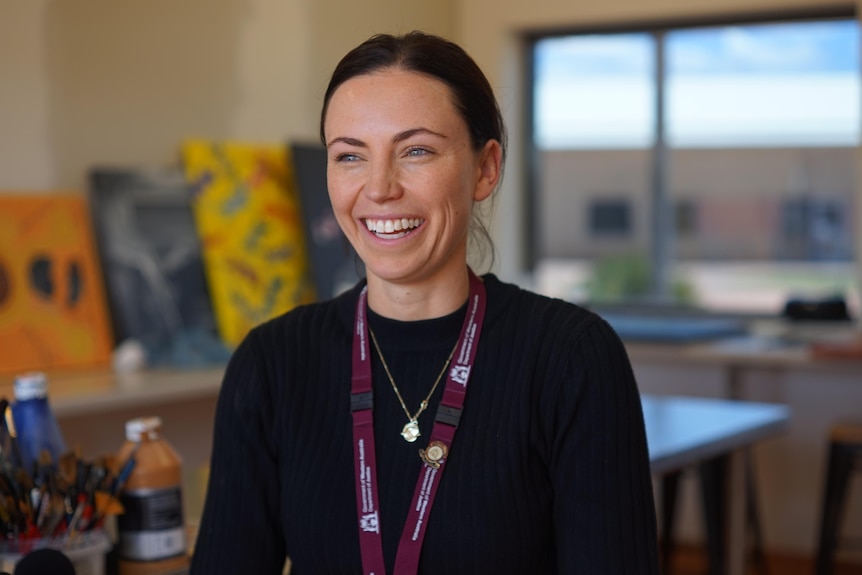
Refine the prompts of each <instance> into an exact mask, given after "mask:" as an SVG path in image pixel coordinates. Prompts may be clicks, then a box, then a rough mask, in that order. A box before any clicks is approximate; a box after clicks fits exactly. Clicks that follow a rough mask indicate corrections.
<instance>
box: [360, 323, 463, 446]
mask: <svg viewBox="0 0 862 575" xmlns="http://www.w3.org/2000/svg"><path fill="white" fill-rule="evenodd" d="M368 333H370V334H371V341H372V342H374V349H376V350H377V356H378V357H380V363H382V364H383V369H384V371H386V376H387V377H389V383H391V384H392V389H393V390H394V391H395V395H396V396H397V397H398V401H399V402H401V409H403V410H404V413H405V414H406V415H407V419H408V421H407V423H405V424H404V427H403V428H401V437H403V438H404V440H405V441H407V442H409V443H413V442H414V441H416V440H417V439H419V436H420V435H421V433H419V416H420V415H422V412H423V411H425V409H427V408H428V402H429V401H430V400H431V396H432V395H434V390H435V389H437V385H438V384H439V383H440V380H441V379H443V374H444V373H446V368H447V367H449V362H451V361H452V356H453V355H455V350H456V349H457V348H458V342H457V341H456V342H455V347H453V348H452V351H450V352H449V357H447V358H446V363H444V364H443V369H442V370H440V373H439V374H438V375H437V379H436V380H435V381H434V385H433V386H431V391H429V392H428V395H427V396H426V397H425V399H423V400H422V403H420V404H419V409H418V410H417V411H416V413H414V414H413V415H410V411H409V410H408V409H407V405H406V404H405V403H404V398H403V397H401V392H400V391H398V386H397V385H395V379H394V378H393V377H392V373H391V372H390V371H389V366H388V365H386V360H385V359H383V353H382V352H381V351H380V345H379V344H378V343H377V337H376V336H375V335H374V331H373V330H372V329H371V326H368Z"/></svg>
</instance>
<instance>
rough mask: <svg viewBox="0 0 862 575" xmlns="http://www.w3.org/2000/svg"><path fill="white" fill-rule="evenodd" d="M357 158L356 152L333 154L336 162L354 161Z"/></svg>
mask: <svg viewBox="0 0 862 575" xmlns="http://www.w3.org/2000/svg"><path fill="white" fill-rule="evenodd" d="M358 159H359V156H357V155H356V154H338V155H337V156H335V161H336V162H355V161H357V160H358Z"/></svg>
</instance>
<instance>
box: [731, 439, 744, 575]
mask: <svg viewBox="0 0 862 575" xmlns="http://www.w3.org/2000/svg"><path fill="white" fill-rule="evenodd" d="M728 459H729V461H728V466H729V469H728V478H727V480H728V485H727V490H728V496H729V497H728V503H729V508H728V515H727V530H728V531H727V555H728V575H744V573H745V563H746V559H745V531H746V529H745V527H746V526H745V515H746V513H745V511H746V504H747V497H748V493H747V490H746V488H745V466H746V463H747V461H746V457H745V450H742V449H737V450H736V451H734V452H732V453H731V454H730V457H729V458H728Z"/></svg>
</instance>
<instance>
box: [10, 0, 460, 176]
mask: <svg viewBox="0 0 862 575" xmlns="http://www.w3.org/2000/svg"><path fill="white" fill-rule="evenodd" d="M0 14H2V18H0V48H2V49H0V191H2V190H15V189H18V190H37V189H46V188H64V189H71V190H83V189H84V188H85V185H86V171H87V169H88V168H89V167H90V166H93V165H96V164H124V165H129V164H132V165H134V164H144V165H147V164H164V163H171V162H175V161H176V160H177V153H178V148H179V145H180V144H181V143H182V141H183V140H184V139H185V138H188V137H207V138H218V139H226V138H236V139H248V140H255V141H273V142H281V141H285V140H286V139H288V138H291V139H311V140H316V138H317V118H318V114H319V109H320V99H321V96H322V94H323V90H324V88H325V84H326V81H327V78H328V75H329V73H330V72H331V70H332V68H334V66H335V64H336V62H337V60H338V58H340V57H341V56H342V55H343V54H344V53H345V52H346V51H347V50H348V49H349V48H351V47H353V46H354V45H356V44H358V43H359V42H360V41H362V40H364V39H365V38H367V37H368V36H370V35H371V34H374V33H377V32H398V31H408V30H410V29H413V28H421V29H425V30H428V31H432V32H437V33H439V34H443V35H452V34H453V32H454V8H453V2H452V0H444V1H443V2H434V3H421V2H420V3H413V2H396V1H394V0H372V1H369V2H342V1H341V0H337V1H336V0H321V1H315V0H292V1H290V2H285V1H284V0H221V1H219V2H209V1H208V0H148V1H147V2H132V3H128V2H125V3H116V2H111V1H110V0H76V1H75V2H68V1H65V0H27V1H26V2H19V1H17V0H0Z"/></svg>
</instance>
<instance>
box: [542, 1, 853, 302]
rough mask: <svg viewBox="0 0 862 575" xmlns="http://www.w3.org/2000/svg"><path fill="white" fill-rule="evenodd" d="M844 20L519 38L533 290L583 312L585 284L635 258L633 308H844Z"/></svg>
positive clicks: (849, 268)
mask: <svg viewBox="0 0 862 575" xmlns="http://www.w3.org/2000/svg"><path fill="white" fill-rule="evenodd" d="M851 16H852V14H846V15H843V16H841V15H828V16H824V15H820V16H818V17H810V16H809V17H807V18H805V19H802V18H797V19H792V20H783V21H758V22H736V23H722V24H715V25H697V26H694V25H692V26H674V27H655V28H650V29H643V30H636V29H630V30H625V31H614V30H609V31H607V32H602V33H596V32H595V31H590V32H588V33H580V32H573V33H571V34H566V35H560V34H557V35H554V36H537V37H535V38H533V39H532V40H531V43H530V49H531V78H532V84H531V94H532V98H531V104H532V105H531V109H530V110H529V111H528V125H529V127H530V132H531V135H532V154H533V158H534V160H535V161H534V162H532V164H531V165H532V168H533V171H532V173H531V186H532V190H531V192H532V193H531V200H532V201H533V202H534V203H533V206H532V213H533V214H534V216H533V217H534V221H532V222H530V226H531V229H532V230H534V233H533V235H532V237H533V242H534V244H533V245H532V249H531V250H530V253H532V254H533V261H532V262H531V263H532V265H533V267H534V271H535V273H536V277H537V284H538V287H539V289H540V290H542V291H545V292H547V293H550V294H552V295H555V296H558V297H566V298H569V299H590V298H591V297H596V296H597V295H602V294H591V293H589V290H590V287H589V286H590V285H596V283H595V282H590V278H591V275H592V274H593V273H594V270H596V269H598V268H601V269H603V270H606V269H617V268H620V269H622V268H621V267H620V266H616V267H614V266H613V265H608V262H613V261H621V262H637V265H639V266H645V267H646V268H648V269H649V274H650V277H651V281H650V282H647V283H648V286H649V287H648V288H647V291H648V293H645V294H636V295H637V296H638V297H641V296H643V297H647V298H657V299H661V300H662V301H667V300H668V299H673V298H674V297H677V296H681V297H684V298H686V301H687V303H693V304H697V305H699V306H703V307H706V308H709V309H713V310H721V311H758V312H776V311H780V310H781V308H782V306H783V303H784V301H785V300H786V299H787V298H788V297H790V296H792V295H798V294H799V293H800V292H804V293H807V294H810V295H818V294H819V295H823V296H832V295H836V293H839V294H840V295H843V296H845V297H847V298H848V300H849V302H850V304H851V308H853V309H854V310H856V311H857V312H858V309H859V302H858V301H857V300H856V297H857V296H856V293H857V292H856V291H855V276H854V273H855V271H854V261H853V256H854V245H853V241H854V240H853V234H854V233H862V231H855V232H854V230H859V228H860V226H862V222H856V221H854V220H853V217H852V214H854V213H856V212H858V210H857V209H856V208H855V206H856V202H857V201H858V200H857V199H856V189H857V184H856V172H857V162H858V160H857V156H858V153H857V150H858V146H859V145H860V142H862V135H860V126H862V113H860V112H861V111H860V102H862V89H860V58H859V54H860V40H859V24H858V22H857V21H856V20H855V19H853V18H852V17H851ZM596 190H609V191H608V192H607V193H606V194H597V192H596ZM620 198H625V201H624V202H621V201H620ZM584 215H586V217H584ZM577 222H585V224H586V225H583V227H580V226H578V225H576V223H577ZM609 240H613V241H609ZM631 295H632V294H626V296H625V297H629V296H631ZM599 299H606V298H599Z"/></svg>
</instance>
